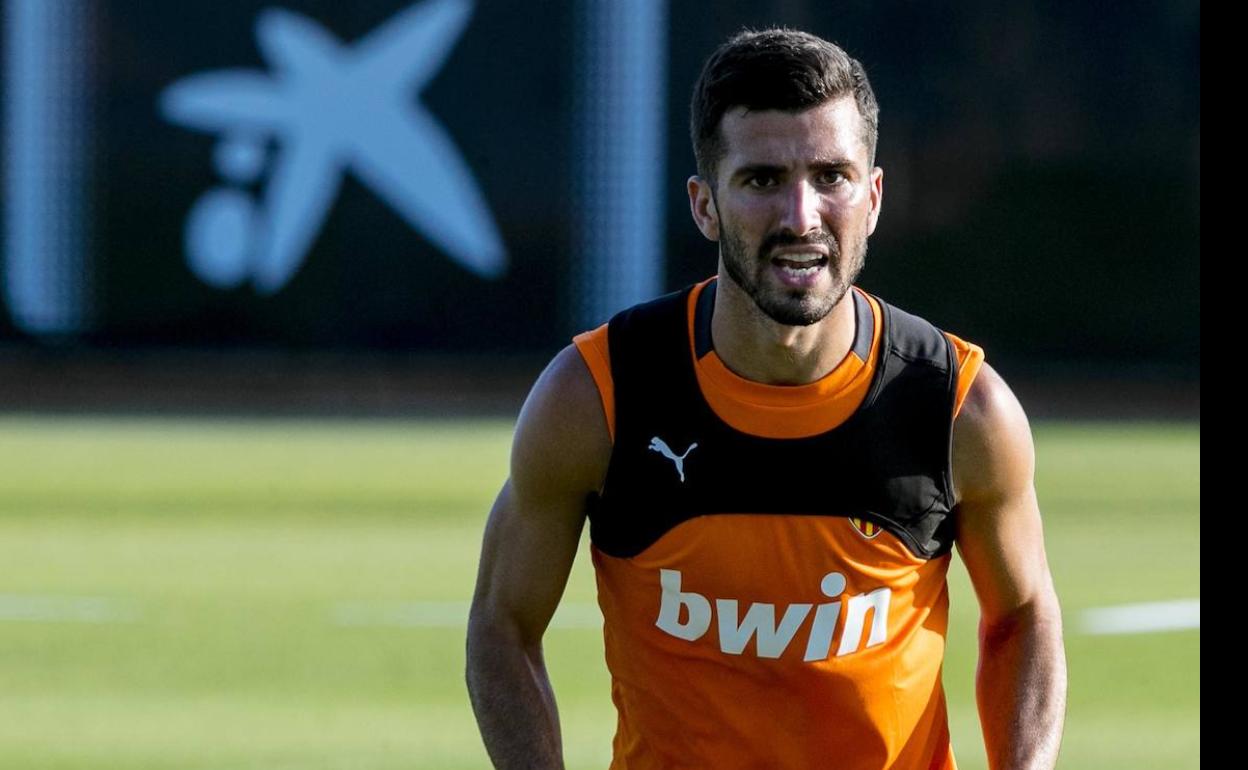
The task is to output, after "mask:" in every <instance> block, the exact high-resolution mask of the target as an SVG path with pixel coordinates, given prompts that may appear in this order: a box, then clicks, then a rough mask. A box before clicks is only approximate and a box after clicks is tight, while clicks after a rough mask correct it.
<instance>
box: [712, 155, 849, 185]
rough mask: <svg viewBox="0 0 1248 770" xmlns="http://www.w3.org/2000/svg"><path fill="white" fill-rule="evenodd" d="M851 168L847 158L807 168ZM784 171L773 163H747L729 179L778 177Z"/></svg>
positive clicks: (785, 169) (819, 163) (817, 162)
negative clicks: (761, 175)
mask: <svg viewBox="0 0 1248 770" xmlns="http://www.w3.org/2000/svg"><path fill="white" fill-rule="evenodd" d="M853 166H854V164H853V161H851V160H849V159H848V158H835V159H833V160H817V161H814V162H812V163H810V164H809V168H810V169H811V170H813V171H843V170H845V169H847V168H853ZM786 171H788V167H787V166H778V165H775V164H773V163H748V164H746V165H744V166H742V167H740V168H739V169H737V170H736V171H734V172H733V173H732V176H731V177H730V178H731V179H734V180H736V179H741V178H743V177H750V176H757V175H760V174H771V175H780V174H783V173H785V172H786Z"/></svg>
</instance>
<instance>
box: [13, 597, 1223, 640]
mask: <svg viewBox="0 0 1248 770" xmlns="http://www.w3.org/2000/svg"><path fill="white" fill-rule="evenodd" d="M469 606H470V605H469V602H466V601H416V602H338V603H337V604H335V605H334V606H333V608H332V610H331V612H330V618H331V622H332V623H334V624H335V625H339V626H389V627H399V628H465V627H466V626H467V625H468V610H469ZM140 617H141V612H140V611H139V608H138V607H137V605H136V604H135V603H134V602H129V601H123V600H118V599H112V598H107V597H99V596H57V595H29V594H27V595H22V594H0V622H2V621H18V622H20V621H26V622H43V623H48V622H52V623H133V622H136V621H138V620H139V619H140ZM550 625H551V627H552V628H593V629H598V628H601V627H602V613H601V612H600V611H599V609H598V605H596V604H594V603H593V602H564V603H562V604H561V605H559V608H558V609H557V610H556V611H555V615H554V617H553V618H552V619H551V623H550ZM1078 628H1079V631H1080V632H1082V633H1085V634H1090V635H1107V634H1143V633H1158V632H1164V631H1185V630H1191V629H1199V628H1200V600H1199V599H1178V600H1173V601H1164V602H1141V603H1136V604H1122V605H1116V606H1112V607H1097V608H1094V609H1089V610H1084V611H1083V612H1082V613H1080V616H1079V626H1078Z"/></svg>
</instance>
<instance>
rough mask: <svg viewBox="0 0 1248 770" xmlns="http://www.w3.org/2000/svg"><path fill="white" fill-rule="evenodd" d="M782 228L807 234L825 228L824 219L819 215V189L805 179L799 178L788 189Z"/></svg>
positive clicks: (781, 222)
mask: <svg viewBox="0 0 1248 770" xmlns="http://www.w3.org/2000/svg"><path fill="white" fill-rule="evenodd" d="M780 229H782V230H788V231H789V232H791V233H793V234H794V235H806V234H807V233H811V232H820V231H821V230H822V229H823V220H822V218H821V217H820V216H819V191H818V190H816V189H815V188H814V187H813V186H812V185H811V184H810V182H808V181H806V180H805V179H799V180H797V181H796V182H794V183H793V185H792V186H791V187H790V188H789V190H788V191H787V194H786V195H785V197H784V211H783V213H782V215H781V219H780Z"/></svg>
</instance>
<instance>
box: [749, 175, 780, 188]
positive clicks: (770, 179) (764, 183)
mask: <svg viewBox="0 0 1248 770" xmlns="http://www.w3.org/2000/svg"><path fill="white" fill-rule="evenodd" d="M745 185H746V187H753V188H755V189H758V190H762V189H766V188H768V187H775V186H776V177H775V176H774V175H772V174H754V175H753V176H751V177H749V178H748V179H746V180H745Z"/></svg>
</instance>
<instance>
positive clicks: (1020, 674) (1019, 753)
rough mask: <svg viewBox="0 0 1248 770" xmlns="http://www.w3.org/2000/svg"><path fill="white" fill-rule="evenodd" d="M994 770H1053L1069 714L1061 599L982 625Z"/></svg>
mask: <svg viewBox="0 0 1248 770" xmlns="http://www.w3.org/2000/svg"><path fill="white" fill-rule="evenodd" d="M975 694H976V699H977V701H978V703H979V718H980V723H981V725H982V727H983V732H984V745H985V747H986V748H987V752H988V766H989V767H990V768H992V770H1050V769H1051V768H1053V767H1054V765H1055V764H1056V763H1057V751H1058V747H1059V745H1060V744H1061V737H1062V724H1063V721H1064V719H1065V714H1066V653H1065V650H1064V648H1063V645H1062V622H1061V614H1060V611H1059V609H1058V607H1057V601H1056V599H1053V600H1052V601H1051V602H1047V603H1044V604H1043V605H1030V606H1028V607H1025V608H1023V609H1021V610H1020V611H1019V612H1017V613H1015V614H1014V615H1013V616H1011V617H1010V618H1009V619H1006V620H1002V621H999V622H997V623H995V624H989V623H981V625H980V645H979V669H978V672H977V674H976V678H975Z"/></svg>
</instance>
